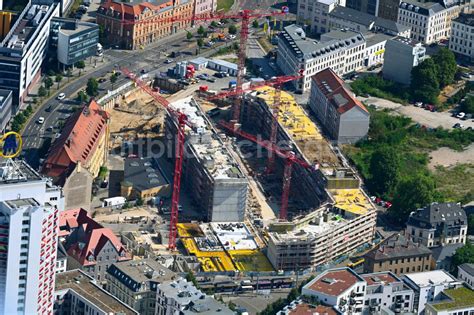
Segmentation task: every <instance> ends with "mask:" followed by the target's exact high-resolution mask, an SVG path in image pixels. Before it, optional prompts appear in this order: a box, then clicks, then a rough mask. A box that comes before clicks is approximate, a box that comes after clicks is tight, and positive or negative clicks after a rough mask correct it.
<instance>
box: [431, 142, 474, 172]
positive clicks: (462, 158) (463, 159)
mask: <svg viewBox="0 0 474 315" xmlns="http://www.w3.org/2000/svg"><path fill="white" fill-rule="evenodd" d="M470 163H474V144H471V145H470V146H468V147H467V148H466V149H465V150H464V151H455V150H452V149H449V148H439V149H437V150H435V151H432V152H430V163H429V165H428V166H429V168H430V169H431V170H433V169H435V168H436V167H437V166H443V167H450V166H454V165H456V164H470Z"/></svg>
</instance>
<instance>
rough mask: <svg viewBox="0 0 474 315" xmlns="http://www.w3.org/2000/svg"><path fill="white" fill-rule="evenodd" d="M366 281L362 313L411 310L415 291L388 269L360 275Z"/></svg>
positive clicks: (404, 312) (409, 311) (406, 311)
mask: <svg viewBox="0 0 474 315" xmlns="http://www.w3.org/2000/svg"><path fill="white" fill-rule="evenodd" d="M360 276H361V277H362V278H363V279H364V280H365V282H366V283H367V289H366V292H365V296H364V311H363V313H364V314H367V315H369V314H386V313H389V311H392V312H394V313H401V314H409V313H411V312H412V311H413V301H414V297H415V293H414V292H413V290H412V289H411V288H409V287H408V286H407V285H406V284H405V283H404V282H403V281H402V280H401V279H400V278H398V277H397V276H396V275H395V274H393V273H392V272H390V271H388V272H387V271H383V272H375V273H368V274H363V275H360Z"/></svg>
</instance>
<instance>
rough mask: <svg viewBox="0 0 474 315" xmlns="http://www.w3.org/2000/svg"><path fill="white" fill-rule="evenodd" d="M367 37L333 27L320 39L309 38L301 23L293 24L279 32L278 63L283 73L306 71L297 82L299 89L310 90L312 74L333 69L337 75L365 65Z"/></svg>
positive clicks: (291, 73)
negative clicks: (300, 25)
mask: <svg viewBox="0 0 474 315" xmlns="http://www.w3.org/2000/svg"><path fill="white" fill-rule="evenodd" d="M365 47H366V43H365V38H364V36H363V35H362V34H361V33H358V32H354V31H350V30H342V31H341V30H332V31H331V32H329V33H326V34H323V35H321V40H320V41H319V42H318V41H316V40H314V39H311V38H307V37H306V33H305V32H304V31H303V29H302V28H300V27H298V26H297V25H289V26H287V27H285V28H284V30H283V31H282V32H281V33H280V34H279V37H278V50H277V56H278V57H277V64H278V66H279V67H280V69H281V70H282V72H283V73H285V74H288V75H294V74H296V73H300V71H303V75H304V77H303V78H301V79H299V80H295V81H293V84H294V85H295V87H296V90H297V92H300V93H303V92H306V91H309V89H310V85H311V77H312V76H313V75H314V74H316V73H317V72H319V71H321V70H324V69H326V68H331V69H332V70H333V71H334V72H335V73H336V74H337V75H339V76H342V75H344V74H346V73H350V72H354V71H357V70H359V69H361V68H363V67H364V52H365Z"/></svg>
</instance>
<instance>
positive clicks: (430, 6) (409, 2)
mask: <svg viewBox="0 0 474 315" xmlns="http://www.w3.org/2000/svg"><path fill="white" fill-rule="evenodd" d="M400 8H402V9H405V10H408V11H412V12H415V13H418V14H422V15H426V16H431V15H434V14H436V13H438V12H441V11H443V10H445V7H443V6H442V5H441V4H439V3H438V2H419V1H416V0H404V1H402V2H401V3H400Z"/></svg>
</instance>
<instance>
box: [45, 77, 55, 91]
mask: <svg viewBox="0 0 474 315" xmlns="http://www.w3.org/2000/svg"><path fill="white" fill-rule="evenodd" d="M53 84H54V83H53V79H51V78H50V77H46V78H44V87H45V88H46V89H47V90H49V89H50V88H51V87H52V86H53Z"/></svg>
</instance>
